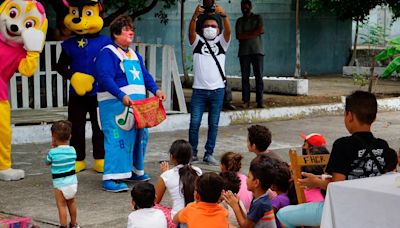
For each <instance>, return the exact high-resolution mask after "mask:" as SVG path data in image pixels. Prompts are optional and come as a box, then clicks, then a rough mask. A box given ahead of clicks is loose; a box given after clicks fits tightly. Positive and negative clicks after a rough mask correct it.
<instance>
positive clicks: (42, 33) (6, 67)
mask: <svg viewBox="0 0 400 228" xmlns="http://www.w3.org/2000/svg"><path fill="white" fill-rule="evenodd" d="M46 32H47V18H46V13H45V10H44V8H43V6H42V4H40V3H39V2H37V1H35V0H6V1H4V2H3V3H2V4H1V5H0V180H4V181H10V180H19V179H22V178H24V176H25V172H24V171H23V170H21V169H12V168H11V126H10V124H11V122H10V104H9V102H8V81H9V80H10V79H11V77H12V76H13V75H14V73H15V72H16V71H17V70H18V71H19V72H20V73H21V74H22V75H24V76H27V77H29V76H32V75H33V73H34V72H35V71H36V69H37V67H38V60H39V56H40V52H41V51H42V49H43V45H44V41H45V37H46Z"/></svg>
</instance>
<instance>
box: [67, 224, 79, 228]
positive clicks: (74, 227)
mask: <svg viewBox="0 0 400 228" xmlns="http://www.w3.org/2000/svg"><path fill="white" fill-rule="evenodd" d="M69 228H80V226H79V225H78V223H77V224H71V223H70V224H69Z"/></svg>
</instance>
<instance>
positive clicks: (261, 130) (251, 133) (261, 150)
mask: <svg viewBox="0 0 400 228" xmlns="http://www.w3.org/2000/svg"><path fill="white" fill-rule="evenodd" d="M247 131H248V135H247V149H248V150H249V152H253V153H255V154H256V155H260V154H266V155H268V156H270V157H271V158H274V159H277V160H281V158H280V157H279V156H278V155H277V154H276V153H274V152H273V151H270V150H268V147H269V145H271V140H272V139H271V138H272V136H271V131H270V130H269V129H268V128H267V127H265V126H262V125H252V126H250V127H249V128H247Z"/></svg>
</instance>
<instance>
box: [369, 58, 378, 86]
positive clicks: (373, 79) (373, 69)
mask: <svg viewBox="0 0 400 228" xmlns="http://www.w3.org/2000/svg"><path fill="white" fill-rule="evenodd" d="M369 70H370V73H371V74H370V77H369V83H368V92H370V93H372V87H373V85H374V84H376V82H377V80H378V77H376V75H375V73H374V71H375V59H374V58H373V57H372V63H371V67H370V68H369ZM374 82H375V83H374Z"/></svg>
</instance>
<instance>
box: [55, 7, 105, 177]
mask: <svg viewBox="0 0 400 228" xmlns="http://www.w3.org/2000/svg"><path fill="white" fill-rule="evenodd" d="M64 4H65V5H66V6H68V8H69V13H68V14H67V15H66V16H65V18H64V24H65V26H66V27H67V28H68V29H69V30H71V31H72V32H74V33H75V34H76V36H74V37H72V38H69V39H67V40H65V41H64V42H63V43H62V52H61V55H60V58H59V60H58V63H57V71H58V72H59V73H60V74H61V75H62V76H63V77H64V78H66V79H69V80H70V81H71V87H70V94H69V104H68V120H69V121H71V122H72V137H71V146H73V147H74V148H75V150H76V152H77V159H76V171H77V172H79V171H82V170H84V169H86V164H85V125H86V115H87V113H89V116H90V121H91V124H92V132H93V135H92V143H93V157H94V159H95V161H94V167H93V168H94V170H96V171H97V172H103V170H104V136H103V133H102V131H101V130H100V128H99V125H98V120H97V98H96V93H97V83H96V82H95V66H94V60H95V57H96V55H97V54H98V53H99V52H100V50H101V49H102V48H103V47H104V46H106V45H108V44H110V43H111V42H112V41H111V39H110V38H109V37H107V36H104V35H100V34H99V33H100V31H101V29H102V28H103V19H102V17H101V13H102V11H103V6H102V3H101V2H100V0H64Z"/></svg>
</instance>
